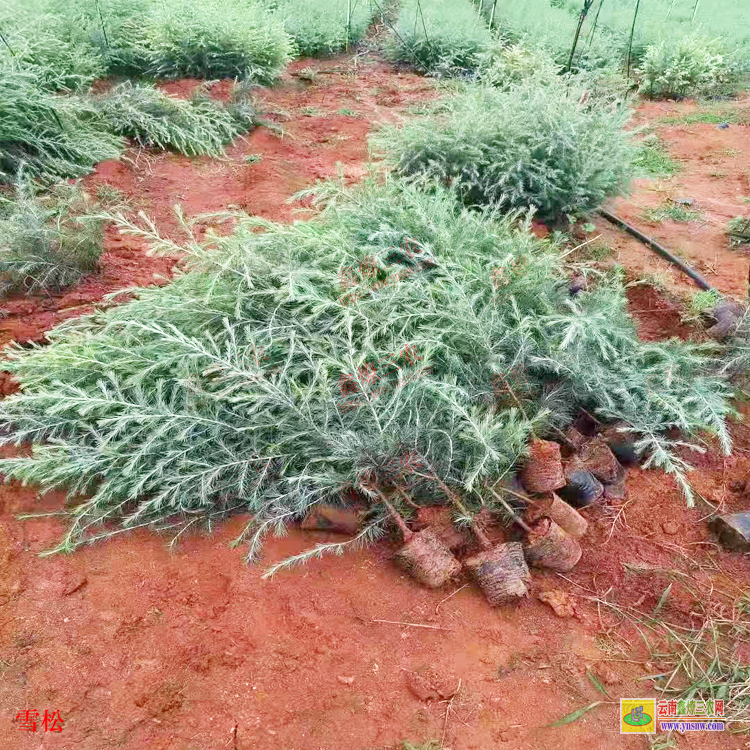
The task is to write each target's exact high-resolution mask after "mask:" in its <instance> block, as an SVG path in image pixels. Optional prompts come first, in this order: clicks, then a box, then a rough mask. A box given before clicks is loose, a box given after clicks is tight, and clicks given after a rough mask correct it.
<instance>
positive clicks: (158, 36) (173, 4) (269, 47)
mask: <svg viewBox="0 0 750 750" xmlns="http://www.w3.org/2000/svg"><path fill="white" fill-rule="evenodd" d="M146 40H147V47H148V49H149V50H150V53H151V56H152V61H151V65H150V70H149V72H150V73H152V74H153V75H156V76H159V77H164V78H177V77H182V76H194V77H196V78H243V79H249V80H253V81H256V82H258V83H273V81H275V80H276V78H277V77H278V75H279V73H280V72H281V70H282V69H283V67H284V66H285V65H286V64H287V63H288V62H289V60H290V57H291V52H292V46H291V40H290V38H289V35H288V34H287V33H286V32H285V31H284V29H283V27H282V25H281V24H280V23H279V22H278V21H277V20H275V19H274V18H272V17H271V15H270V13H269V12H268V11H267V10H266V8H265V7H263V6H262V5H261V4H259V3H256V2H252V0H244V1H243V0H201V2H199V3H189V4H186V3H184V2H177V1H176V0H170V2H167V3H159V2H155V3H154V10H153V12H152V16H151V18H150V19H149V22H148V26H147V29H146Z"/></svg>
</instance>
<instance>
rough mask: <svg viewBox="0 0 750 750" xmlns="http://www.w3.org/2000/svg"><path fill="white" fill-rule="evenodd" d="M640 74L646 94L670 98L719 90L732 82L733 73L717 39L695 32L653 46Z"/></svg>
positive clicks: (644, 58)
mask: <svg viewBox="0 0 750 750" xmlns="http://www.w3.org/2000/svg"><path fill="white" fill-rule="evenodd" d="M637 75H638V77H639V79H640V82H641V84H640V85H641V91H642V92H643V93H645V94H647V95H648V96H651V97H654V98H669V97H677V96H686V95H692V96H696V95H698V94H706V93H710V92H712V91H716V90H718V89H719V88H720V87H721V86H722V85H725V84H727V83H729V82H730V81H731V79H732V76H733V70H732V66H731V65H730V63H729V61H728V60H727V59H726V57H725V56H724V55H723V54H722V53H721V51H720V48H719V43H718V42H717V40H714V39H707V38H705V37H702V36H700V35H699V34H697V33H693V34H690V35H688V36H685V37H683V38H682V39H679V40H677V41H676V42H674V41H667V40H665V41H662V42H660V43H659V44H655V45H651V46H649V47H648V48H647V49H646V54H645V55H644V57H643V62H642V64H641V66H640V68H639V69H638V70H637Z"/></svg>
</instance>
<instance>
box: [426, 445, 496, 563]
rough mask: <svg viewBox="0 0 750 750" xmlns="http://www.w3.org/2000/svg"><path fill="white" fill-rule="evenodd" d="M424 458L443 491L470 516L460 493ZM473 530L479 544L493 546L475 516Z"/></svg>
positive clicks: (484, 546) (462, 511)
mask: <svg viewBox="0 0 750 750" xmlns="http://www.w3.org/2000/svg"><path fill="white" fill-rule="evenodd" d="M423 460H424V461H425V463H426V464H427V465H428V466H429V467H430V472H431V474H432V478H433V479H434V480H435V481H436V482H437V483H438V484H439V485H440V489H441V490H443V492H444V493H445V494H446V495H447V496H448V497H449V498H450V499H451V502H453V504H454V505H455V506H456V507H457V508H458V509H459V510H460V511H461V513H463V514H464V515H465V516H466V517H470V516H471V513H469V510H468V508H467V507H466V506H465V505H464V504H463V503H462V502H461V500H460V499H459V497H458V495H457V494H456V493H455V492H453V490H452V489H451V488H450V487H448V485H447V484H446V483H445V482H444V481H443V480H442V479H440V477H439V476H438V475H437V472H436V471H435V469H434V468H433V466H432V465H431V464H430V463H429V462H428V461H427V459H425V458H424V457H423ZM471 530H472V531H473V532H474V535H475V536H476V538H477V539H478V540H479V544H480V545H481V546H482V547H483V548H484V549H489V548H490V547H491V546H492V543H491V542H490V540H489V537H488V536H487V534H485V533H484V529H482V528H481V527H480V526H479V524H478V523H477V522H476V521H475V520H474V518H473V517H472V521H471Z"/></svg>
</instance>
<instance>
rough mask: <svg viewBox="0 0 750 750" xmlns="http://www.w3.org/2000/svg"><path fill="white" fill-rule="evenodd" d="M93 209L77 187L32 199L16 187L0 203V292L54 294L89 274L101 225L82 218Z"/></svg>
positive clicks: (26, 187)
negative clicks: (45, 292)
mask: <svg viewBox="0 0 750 750" xmlns="http://www.w3.org/2000/svg"><path fill="white" fill-rule="evenodd" d="M96 209H97V206H96V204H95V203H94V202H93V201H92V200H91V199H90V198H89V197H88V196H87V195H86V194H85V193H84V192H83V191H82V190H81V189H80V188H78V187H75V186H71V185H64V184H63V185H59V186H57V187H56V188H55V189H54V190H52V191H51V192H49V193H47V194H38V193H36V192H35V190H34V188H33V186H32V185H30V184H28V183H25V184H24V183H19V184H18V185H17V186H16V190H15V194H14V195H13V197H11V198H5V197H3V198H1V199H0V238H1V239H0V290H1V291H2V293H4V294H5V293H8V292H11V291H22V292H24V293H26V294H33V293H36V292H40V291H60V290H61V289H65V288H66V287H69V286H71V285H72V284H75V283H77V282H78V281H80V280H81V279H82V278H83V277H84V276H85V275H87V274H89V273H91V272H92V271H95V270H96V268H97V266H98V263H99V256H100V255H101V253H102V250H103V246H102V242H103V235H104V221H103V220H101V219H92V218H88V219H87V218H84V217H86V215H87V214H90V213H91V212H93V211H95V210H96Z"/></svg>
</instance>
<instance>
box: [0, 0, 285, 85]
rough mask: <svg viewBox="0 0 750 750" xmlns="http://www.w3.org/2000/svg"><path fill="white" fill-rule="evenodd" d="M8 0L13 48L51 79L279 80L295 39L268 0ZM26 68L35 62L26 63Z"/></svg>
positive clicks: (1, 9)
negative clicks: (21, 2)
mask: <svg viewBox="0 0 750 750" xmlns="http://www.w3.org/2000/svg"><path fill="white" fill-rule="evenodd" d="M17 6H18V3H15V2H13V0H0V23H1V24H2V28H3V31H4V32H7V33H6V38H7V39H8V41H9V43H10V46H11V49H13V53H11V52H10V50H8V48H7V47H6V46H3V47H2V49H0V60H3V59H5V58H11V59H14V60H15V63H16V64H20V65H22V66H30V67H31V68H33V69H34V70H36V72H37V73H39V74H40V77H41V78H46V79H48V82H49V84H50V85H51V86H53V87H57V88H61V87H66V88H72V87H73V86H75V85H85V84H87V83H90V82H92V81H93V80H94V79H95V78H97V77H100V76H102V75H103V74H105V73H118V74H125V75H149V76H156V77H161V78H177V77H182V76H193V77H196V78H206V79H214V78H241V79H248V80H253V81H255V82H258V83H270V82H272V81H274V80H275V79H276V78H277V77H278V75H279V73H280V72H281V70H282V68H283V67H284V66H285V65H286V63H287V62H288V61H289V59H290V54H291V51H292V41H291V39H290V37H289V35H288V34H287V33H286V32H285V31H284V29H283V26H282V24H281V22H280V21H279V20H277V19H275V18H273V16H272V15H271V13H270V12H269V11H268V10H267V8H266V7H265V5H264V3H263V2H261V1H260V0H257V1H256V0H202V1H201V2H189V3H186V2H183V0H30V7H29V8H23V9H22V8H18V7H17ZM24 69H27V68H26V67H24Z"/></svg>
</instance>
